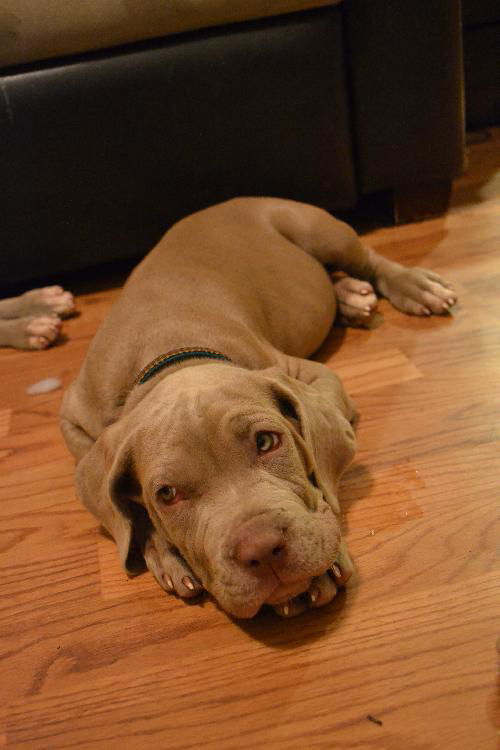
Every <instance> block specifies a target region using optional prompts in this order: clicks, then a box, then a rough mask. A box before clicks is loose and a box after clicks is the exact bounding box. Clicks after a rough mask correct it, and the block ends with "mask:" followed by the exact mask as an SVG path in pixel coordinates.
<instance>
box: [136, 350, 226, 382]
mask: <svg viewBox="0 0 500 750" xmlns="http://www.w3.org/2000/svg"><path fill="white" fill-rule="evenodd" d="M188 359H219V360H222V361H225V362H231V361H232V360H231V359H229V357H226V356H225V354H221V352H217V351H215V349H196V348H187V347H186V348H185V349H175V350H174V351H172V352H167V354H160V356H159V357H156V359H153V361H152V362H150V363H149V364H147V365H146V367H143V369H142V370H141V371H140V373H139V375H138V376H137V379H136V381H135V385H142V384H143V383H146V382H147V381H148V380H149V379H150V378H152V377H153V375H156V373H157V372H158V371H159V370H163V368H164V367H171V366H172V365H177V364H179V362H185V361H186V360H188Z"/></svg>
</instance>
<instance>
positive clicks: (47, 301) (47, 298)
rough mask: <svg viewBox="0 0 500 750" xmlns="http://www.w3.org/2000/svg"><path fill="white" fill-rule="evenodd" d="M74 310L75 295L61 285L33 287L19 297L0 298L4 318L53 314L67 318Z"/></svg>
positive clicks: (1, 312)
mask: <svg viewBox="0 0 500 750" xmlns="http://www.w3.org/2000/svg"><path fill="white" fill-rule="evenodd" d="M74 311H75V301H74V299H73V295H72V294H71V292H66V291H65V290H64V289H63V288H62V287H61V286H46V287H43V288H42V289H31V290H30V291H29V292H25V293H24V294H20V295H19V296H18V297H9V298H7V299H2V300H0V318H2V319H5V318H7V319H11V318H24V317H27V316H52V315H58V316H59V317H60V318H65V317H67V316H68V315H71V313H73V312H74Z"/></svg>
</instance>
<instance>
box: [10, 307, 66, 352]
mask: <svg viewBox="0 0 500 750" xmlns="http://www.w3.org/2000/svg"><path fill="white" fill-rule="evenodd" d="M60 331H61V321H60V319H59V318H58V317H57V315H50V316H49V315H44V316H40V317H31V316H27V317H25V318H13V319H12V320H2V321H1V327H0V339H1V344H2V345H3V346H12V347H14V348H15V349H47V347H49V346H50V345H51V344H53V343H54V341H55V340H56V338H57V337H58V336H59V333H60Z"/></svg>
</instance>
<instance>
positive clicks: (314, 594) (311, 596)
mask: <svg viewBox="0 0 500 750" xmlns="http://www.w3.org/2000/svg"><path fill="white" fill-rule="evenodd" d="M318 596H319V591H318V589H316V588H314V589H311V590H310V591H309V599H310V600H311V602H312V604H314V602H315V601H316V600H317V598H318Z"/></svg>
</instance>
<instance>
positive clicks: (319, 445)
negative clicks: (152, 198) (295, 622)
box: [61, 198, 456, 617]
mask: <svg viewBox="0 0 500 750" xmlns="http://www.w3.org/2000/svg"><path fill="white" fill-rule="evenodd" d="M324 266H329V267H330V268H332V269H335V270H338V271H343V272H345V273H346V274H348V275H349V276H348V277H344V278H343V279H342V280H340V281H339V282H338V283H337V284H336V285H335V286H334V285H333V284H332V280H331V278H330V277H329V275H328V273H327V272H326V271H325V268H324ZM351 277H354V278H351ZM372 285H373V286H372ZM374 289H376V290H378V291H379V292H380V293H381V294H383V295H384V296H386V297H388V298H389V300H390V301H391V302H392V304H393V305H395V306H396V307H397V308H399V309H400V310H402V311H404V312H408V313H413V314H417V315H425V314H430V313H431V312H434V313H441V312H444V311H445V310H447V309H448V307H449V306H450V305H452V304H453V303H454V302H455V299H456V298H455V294H454V292H453V291H452V289H451V288H450V287H449V285H447V284H446V283H445V282H444V281H443V280H442V279H441V278H440V277H439V276H437V275H436V274H434V273H432V272H430V271H424V270H421V269H406V268H403V267H402V266H400V265H399V264H397V263H392V262H390V261H388V260H385V259H383V258H381V257H380V256H379V255H377V254H376V253H375V252H373V251H372V250H369V249H367V248H364V247H363V245H362V244H361V242H360V240H359V239H358V237H357V235H356V234H355V232H354V231H353V230H352V229H351V228H350V227H348V226H347V225H346V224H344V223H342V222H340V221H337V220H336V219H334V218H332V217H331V216H330V215H329V214H327V213H326V212H324V211H322V210H320V209H317V208H313V207H312V206H307V205H303V204H299V203H295V202H292V201H286V200H278V199H263V198H262V199H260V198H248V199H247V198H241V199H236V200H232V201H229V202H228V203H224V204H222V205H219V206H214V207H213V208H209V209H207V210H205V211H201V212H199V213H197V214H195V215H193V216H190V217H188V218H187V219H184V220H183V221H181V222H179V223H178V224H176V225H175V226H174V227H173V228H172V229H170V231H169V232H168V233H167V234H166V235H165V236H164V237H163V239H162V240H161V241H160V243H159V244H158V246H157V247H156V248H155V249H154V250H153V251H152V252H151V253H150V254H149V255H148V256H147V257H146V258H145V259H144V260H143V261H142V262H141V263H140V264H139V266H138V267H137V268H136V269H135V271H134V272H133V273H132V275H131V276H130V278H129V280H128V281H127V283H126V285H125V287H124V290H123V293H122V295H121V297H120V299H119V300H118V302H117V303H116V304H115V305H114V307H113V308H112V310H111V312H110V313H109V315H108V317H107V319H106V320H105V321H104V323H103V325H102V326H101V328H100V330H99V331H98V333H97V335H96V337H95V338H94V340H93V342H92V344H91V346H90V349H89V352H88V355H87V358H86V360H85V363H84V365H83V367H82V370H81V372H80V374H79V377H78V379H77V380H76V382H75V383H73V384H72V386H71V387H70V389H69V390H68V392H67V393H66V395H65V399H64V403H63V407H62V412H61V425H62V431H63V434H64V437H65V439H66V442H67V444H68V446H69V449H70V450H71V452H72V453H73V454H74V456H75V457H76V459H77V462H78V465H77V472H76V482H77V488H78V493H79V495H80V497H81V499H82V501H83V502H84V504H85V505H86V507H87V508H88V509H89V510H90V511H91V512H92V513H94V515H95V516H96V517H97V518H98V519H99V521H100V522H101V523H102V524H103V525H104V526H105V528H106V529H108V531H109V532H110V533H111V534H112V535H113V537H114V538H115V540H116V542H117V545H118V549H119V554H120V558H121V561H122V563H123V565H124V567H125V569H126V571H127V572H128V573H129V574H134V573H137V572H139V571H140V570H142V569H143V566H144V560H145V562H146V564H147V567H148V568H149V569H150V570H151V572H152V573H153V575H154V576H155V577H156V579H157V580H158V582H159V584H160V585H161V586H162V587H163V588H164V589H165V590H167V591H175V592H176V593H177V594H178V595H179V596H182V597H189V596H194V595H196V594H197V593H199V592H200V591H201V590H202V588H204V589H206V590H207V591H209V592H210V593H211V594H212V595H213V596H214V597H215V599H216V600H217V601H218V602H219V603H220V605H221V606H222V607H223V608H224V609H225V610H226V611H227V612H229V613H230V614H232V615H234V616H237V617H252V616H253V615H254V614H255V613H256V612H257V611H258V610H259V608H260V607H261V605H262V604H264V603H267V604H271V605H273V606H274V607H275V608H276V610H277V611H278V612H279V613H280V614H282V615H284V616H291V615H294V614H297V613H298V612H300V611H302V610H303V609H304V608H306V607H307V606H313V607H319V606H322V605H324V604H326V603H327V602H329V601H330V600H331V599H332V598H333V597H334V596H335V593H336V591H337V586H339V585H342V584H343V583H345V581H346V580H347V579H348V577H349V575H350V573H351V570H352V565H351V562H350V559H349V556H348V553H347V550H346V548H345V545H344V543H343V541H342V539H341V534H340V525H339V505H338V500H337V488H338V483H339V479H340V477H341V474H342V472H343V471H344V469H345V468H346V466H347V465H348V464H349V462H350V461H351V459H352V457H353V455H354V450H355V438H354V433H353V429H352V424H353V422H354V420H355V409H354V407H353V404H352V403H351V401H350V399H349V398H348V397H347V395H346V394H345V392H344V389H343V387H342V385H341V383H340V381H339V379H338V378H337V377H336V376H335V375H334V374H333V373H332V372H331V370H330V369H329V368H327V367H326V366H324V365H322V364H319V363H317V362H312V361H308V360H307V359H306V357H308V356H310V355H311V354H313V352H314V351H316V350H317V349H318V348H319V346H320V345H321V343H322V342H323V340H324V339H325V337H326V336H327V334H328V331H329V329H330V327H331V325H332V323H333V321H334V318H335V315H336V309H337V306H338V307H340V315H341V316H342V317H343V318H344V319H345V320H347V321H351V322H354V323H356V324H359V323H360V322H363V321H364V320H366V319H368V318H369V317H370V316H371V315H372V314H373V311H374V309H375V307H376V297H375V294H374Z"/></svg>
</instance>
